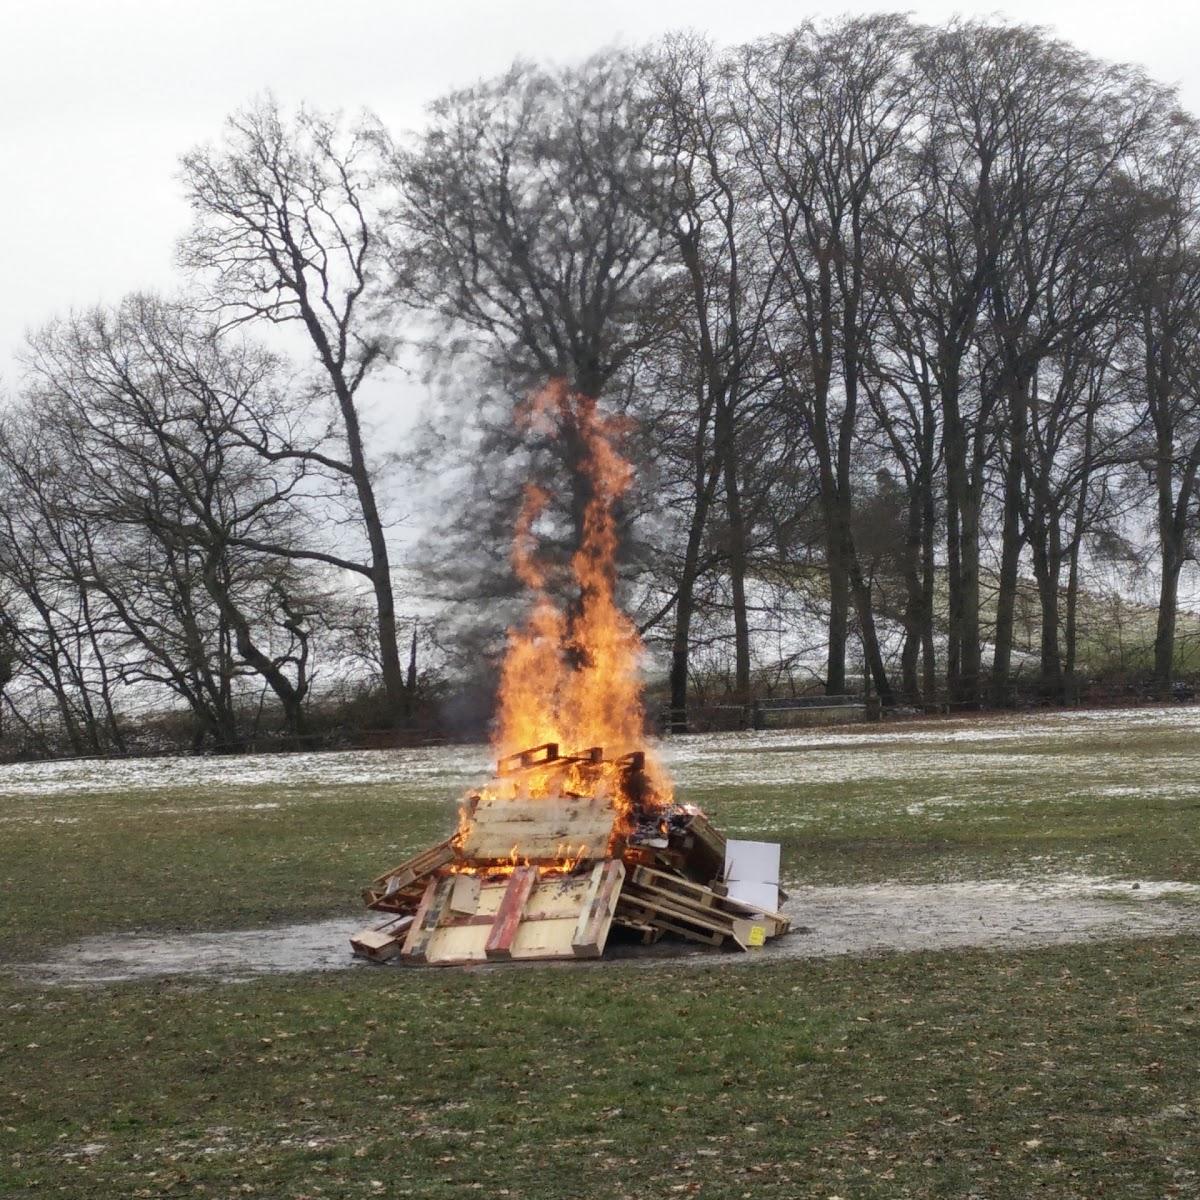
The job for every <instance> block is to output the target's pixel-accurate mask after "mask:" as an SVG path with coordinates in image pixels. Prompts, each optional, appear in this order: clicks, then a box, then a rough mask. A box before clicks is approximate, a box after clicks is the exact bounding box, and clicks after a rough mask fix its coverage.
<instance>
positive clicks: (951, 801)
mask: <svg viewBox="0 0 1200 1200" xmlns="http://www.w3.org/2000/svg"><path fill="white" fill-rule="evenodd" d="M1012 727H1013V724H1012V722H1009V723H1008V724H1007V725H1006V724H1005V723H998V724H996V725H994V726H985V728H994V729H1003V728H1012ZM915 728H916V729H918V730H920V731H923V732H924V733H925V734H926V735H931V736H932V738H933V740H913V741H907V740H899V741H897V740H892V741H886V740H883V741H881V740H879V738H878V735H873V734H872V733H868V732H862V733H859V734H857V735H856V734H847V733H838V732H837V731H831V732H830V733H829V734H828V735H823V736H824V740H819V741H817V742H816V743H815V744H811V745H797V744H795V743H794V741H789V739H788V737H787V735H780V736H779V738H778V740H774V739H771V740H769V741H768V743H767V745H768V746H769V747H773V748H770V749H763V748H762V744H761V739H760V740H759V741H755V742H751V743H750V744H749V747H748V748H741V749H739V746H741V743H740V742H738V741H737V740H736V739H735V740H734V741H733V742H731V743H721V744H720V745H719V746H718V748H717V749H712V748H708V749H706V748H705V744H704V743H694V745H695V746H696V749H695V752H694V753H693V752H692V749H691V746H692V745H693V743H690V742H689V743H676V745H678V746H682V747H683V749H682V750H681V751H679V752H678V757H679V758H680V763H679V766H678V769H677V775H678V791H679V796H680V797H681V798H682V799H685V800H690V801H695V802H696V803H699V804H700V805H701V806H702V807H703V808H704V809H705V810H706V811H707V812H708V813H709V815H710V816H711V817H712V818H713V820H714V821H715V822H716V823H717V825H718V826H719V827H721V828H723V829H724V830H725V831H726V832H727V833H729V834H730V835H731V836H735V837H751V838H763V839H766V840H771V841H780V842H782V845H783V855H784V872H785V875H786V877H787V878H788V879H789V880H790V881H792V882H793V883H801V882H807V883H818V884H856V883H870V882H878V881H882V880H901V881H905V882H931V881H941V880H950V879H964V878H965V879H972V878H988V877H996V876H1011V875H1014V874H1017V875H1019V874H1045V873H1047V872H1049V871H1066V872H1074V873H1079V874H1091V875H1115V876H1120V877H1124V878H1130V879H1174V880H1180V881H1184V882H1192V883H1196V882H1200V789H1198V788H1197V785H1196V782H1195V780H1196V777H1197V772H1196V761H1197V759H1196V751H1195V743H1196V732H1195V730H1194V729H1193V727H1192V726H1191V725H1190V724H1189V723H1188V718H1187V710H1180V716H1179V718H1178V720H1177V721H1175V722H1174V723H1172V722H1166V723H1163V724H1152V723H1148V722H1138V721H1137V720H1133V721H1132V722H1131V723H1129V724H1127V725H1116V726H1113V727H1112V728H1109V727H1107V726H1105V727H1103V728H1101V729H1093V728H1091V727H1090V726H1088V725H1087V724H1086V722H1084V723H1083V724H1078V723H1076V724H1070V723H1066V724H1061V727H1060V726H1058V725H1056V726H1053V727H1052V728H1051V731H1050V732H1047V731H1046V730H1047V726H1045V725H1044V724H1043V725H1040V726H1035V727H1034V728H1033V730H1032V731H1031V732H1030V734H1029V736H1024V737H1021V738H1019V739H1014V740H1012V741H966V742H955V741H952V740H950V738H951V735H952V734H953V733H954V732H955V730H956V729H958V728H959V726H957V725H949V726H939V725H937V724H936V723H932V724H925V725H918V726H916V727H915ZM1016 728H1018V729H1019V728H1021V727H1020V726H1016ZM1039 730H1040V732H1039ZM431 753H433V754H435V755H441V756H445V757H447V758H448V757H449V756H451V755H452V754H453V752H452V751H445V750H438V751H434V752H431ZM437 761H440V760H437ZM435 765H436V763H435ZM100 769H101V770H102V769H103V768H100ZM3 786H4V776H3V775H2V774H0V822H2V823H0V961H3V960H4V959H6V958H7V959H10V960H11V959H14V958H21V957H26V958H28V957H36V956H38V955H40V954H42V953H44V952H45V950H46V949H47V948H48V947H52V946H54V945H59V944H62V943H64V942H68V941H72V940H74V939H76V938H78V937H80V936H84V935H87V934H94V933H107V932H117V931H124V932H128V931H134V930H142V931H168V930H177V929H188V930H191V929H222V928H234V927H243V928H244V927H253V926H256V925H262V924H272V923H279V922H288V921H297V920H305V919H315V918H318V917H322V916H328V915H331V914H337V913H347V912H351V911H353V910H354V908H355V906H356V905H357V904H358V893H359V890H360V889H361V888H362V886H363V885H364V884H365V883H366V882H368V881H369V880H370V879H372V878H373V877H374V876H376V875H377V874H379V873H380V872H381V871H383V870H385V869H386V868H387V867H389V866H391V865H393V864H394V863H396V862H399V861H400V860H402V859H403V858H405V857H406V856H407V855H409V854H410V853H412V852H414V851H416V850H419V849H421V848H423V847H425V846H428V845H430V844H431V843H433V842H434V841H437V840H439V839H440V838H442V837H445V836H446V835H447V834H448V833H449V832H450V831H451V830H452V829H453V826H454V797H455V794H456V791H457V790H458V785H457V784H456V783H455V784H448V783H447V781H446V778H445V776H444V775H436V774H435V776H434V777H433V778H432V779H424V778H421V779H417V780H416V781H415V782H405V783H403V784H399V783H398V784H386V785H385V784H381V783H379V782H367V783H361V784H344V785H331V784H329V783H320V784H314V785H313V786H311V787H306V786H304V781H303V779H302V778H300V779H292V780H288V781H287V782H286V783H275V784H263V783H255V784H250V785H241V786H237V787H234V786H229V787H226V788H220V789H214V788H213V787H212V785H211V784H208V785H206V786H204V787H189V786H186V785H173V786H171V787H169V788H162V789H158V790H152V789H143V790H135V791H129V792H119V793H96V794H90V793H86V792H85V793H79V792H60V793H49V794H45V795H35V796H9V797H6V796H4V795H3V791H2V789H3ZM264 804H265V805H271V804H276V805H278V807H268V808H256V807H254V806H255V805H264Z"/></svg>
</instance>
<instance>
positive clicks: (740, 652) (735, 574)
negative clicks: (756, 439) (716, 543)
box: [716, 397, 750, 702]
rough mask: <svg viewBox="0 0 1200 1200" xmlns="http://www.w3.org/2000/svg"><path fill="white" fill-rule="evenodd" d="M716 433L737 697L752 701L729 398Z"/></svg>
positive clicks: (721, 402) (721, 404)
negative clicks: (726, 533)
mask: <svg viewBox="0 0 1200 1200" xmlns="http://www.w3.org/2000/svg"><path fill="white" fill-rule="evenodd" d="M716 429H717V438H718V445H719V447H720V454H721V472H722V475H723V476H724V480H725V508H726V517H727V520H728V523H729V583H730V590H731V592H732V600H733V644H734V696H735V698H736V699H737V700H738V701H741V702H745V701H748V700H749V699H750V619H749V613H748V611H747V607H746V566H747V550H746V541H747V535H746V517H745V512H744V510H743V508H742V493H741V488H740V485H739V482H738V454H737V445H736V439H735V438H734V436H733V426H732V412H731V410H730V407H729V403H728V400H727V398H725V397H721V398H719V399H718V401H717V419H716Z"/></svg>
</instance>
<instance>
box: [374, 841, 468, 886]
mask: <svg viewBox="0 0 1200 1200" xmlns="http://www.w3.org/2000/svg"><path fill="white" fill-rule="evenodd" d="M451 841H452V839H450V838H447V839H446V840H445V841H444V842H439V843H438V844H437V845H436V846H430V848H429V849H428V850H422V851H421V853H420V854H416V855H414V856H413V857H412V858H409V859H406V860H405V861H404V862H402V863H400V865H399V866H396V867H393V868H392V869H391V870H390V871H385V872H384V873H383V874H382V875H380V876H379V878H378V879H376V880H374V881H373V882H372V884H371V888H372V890H375V891H383V892H386V893H388V894H390V893H391V892H394V891H396V889H397V888H402V887H404V886H406V885H407V884H410V883H414V882H416V880H418V879H420V878H422V877H423V876H425V875H428V874H429V873H430V872H432V871H436V870H437V869H438V867H444V866H445V865H446V864H447V863H450V862H453V861H454V847H453V845H452V844H451Z"/></svg>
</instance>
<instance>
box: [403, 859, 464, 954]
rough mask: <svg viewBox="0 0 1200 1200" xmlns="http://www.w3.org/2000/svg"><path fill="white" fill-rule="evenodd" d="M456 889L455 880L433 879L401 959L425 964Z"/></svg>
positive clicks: (423, 897) (415, 917)
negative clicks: (429, 949) (431, 943)
mask: <svg viewBox="0 0 1200 1200" xmlns="http://www.w3.org/2000/svg"><path fill="white" fill-rule="evenodd" d="M453 889H454V880H453V878H446V879H431V880H430V881H429V883H428V885H427V886H426V888H425V895H424V896H422V897H421V904H420V906H419V907H418V908H417V912H416V915H415V916H414V918H413V923H412V926H411V927H410V928H409V931H408V938H407V939H406V940H405V943H404V949H403V950H401V952H400V954H401V957H403V958H407V959H409V960H410V961H412V962H424V961H425V955H426V952H427V950H428V948H429V943H430V942H431V941H432V939H433V935H434V934H435V933H436V932H437V927H438V923H439V922H440V921H441V919H442V916H443V914H444V913H445V911H446V909H447V907H448V906H449V904H450V894H451V892H452V891H453Z"/></svg>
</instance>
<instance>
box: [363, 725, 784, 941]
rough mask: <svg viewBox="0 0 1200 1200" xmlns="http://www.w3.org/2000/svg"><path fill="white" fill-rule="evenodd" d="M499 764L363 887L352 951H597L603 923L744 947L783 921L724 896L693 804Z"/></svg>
mask: <svg viewBox="0 0 1200 1200" xmlns="http://www.w3.org/2000/svg"><path fill="white" fill-rule="evenodd" d="M539 749H540V750H543V751H544V750H546V749H547V748H545V747H541V748H539ZM549 749H551V750H554V749H555V748H553V747H550V748H549ZM527 753H530V754H531V753H532V752H527ZM589 755H590V757H589V758H588V759H586V760H584V759H580V758H578V757H577V758H575V759H571V760H568V759H565V758H564V759H563V760H562V761H563V762H572V763H576V764H577V763H579V762H583V761H586V762H587V763H589V764H590V765H591V766H595V767H596V769H597V770H599V768H600V766H602V764H603V761H604V760H603V759H602V758H601V757H599V756H598V755H596V754H595V753H594V752H589ZM547 761H550V762H554V761H557V760H556V759H555V758H554V757H553V755H552V756H551V758H550V759H549V760H548V759H547V758H546V757H545V755H544V754H543V755H541V756H540V757H538V758H537V761H536V765H537V766H538V767H539V768H542V769H543V778H544V768H545V765H546V763H547ZM622 761H625V760H622ZM635 766H636V764H635ZM515 769H516V770H517V771H520V770H521V769H524V768H523V767H522V766H521V765H520V764H518V766H517V768H515ZM589 769H590V768H589ZM512 773H513V772H512V770H510V772H509V776H508V779H507V784H508V786H506V787H505V788H503V789H497V790H495V791H491V790H485V792H483V793H479V794H476V795H475V796H473V797H470V798H468V801H467V802H466V805H465V807H464V813H463V822H462V825H461V827H460V829H459V831H458V833H456V834H455V835H454V837H452V838H449V839H447V840H446V841H444V842H440V843H439V844H438V845H436V846H433V847H431V848H430V849H428V850H426V851H424V852H422V853H421V854H418V855H416V856H415V857H413V858H410V859H408V860H407V861H406V862H403V863H401V864H400V865H399V866H396V867H393V868H392V869H391V870H390V871H387V872H386V873H385V874H383V875H381V876H379V878H378V879H376V880H375V881H374V882H373V883H372V884H371V885H370V887H368V888H367V889H366V890H365V892H364V893H363V898H364V899H365V900H366V903H367V906H368V907H369V908H371V909H374V910H375V911H377V912H381V913H385V914H387V917H388V919H387V920H386V921H385V922H384V923H383V924H381V925H377V926H374V927H371V928H368V929H365V930H363V931H361V932H360V933H358V934H356V935H355V936H354V937H353V938H352V939H351V945H352V947H353V949H354V951H355V952H356V953H357V954H360V955H362V956H363V957H366V958H370V959H373V960H376V961H382V960H385V959H389V958H398V959H399V961H400V962H404V963H426V964H432V965H436V964H462V963H473V962H488V961H504V960H516V959H554V958H598V957H600V956H601V955H602V954H603V953H604V949H605V946H606V945H607V943H608V939H609V934H610V932H611V930H612V929H613V928H614V927H616V928H618V929H621V930H623V931H625V936H634V937H636V938H638V939H640V940H642V941H643V942H655V941H657V940H658V939H659V938H661V937H663V936H673V937H680V938H684V939H687V940H688V941H693V942H699V943H702V944H704V945H709V946H722V945H727V944H728V945H730V946H734V947H739V948H741V949H743V950H753V949H757V948H759V947H761V946H762V945H763V944H764V943H765V942H766V941H767V940H769V939H770V938H773V937H778V936H779V935H781V934H784V933H786V932H787V931H788V921H787V918H786V917H784V916H782V915H781V914H780V913H778V912H774V911H765V910H763V909H761V908H756V907H754V906H752V905H749V904H746V903H744V902H742V901H739V900H737V899H734V898H733V897H731V896H729V895H728V892H727V888H726V885H725V882H724V878H723V876H724V871H725V858H726V854H725V851H726V845H725V838H724V837H723V836H722V835H721V834H720V833H719V832H718V831H717V830H716V829H714V828H713V826H712V825H711V824H710V823H709V821H708V820H707V819H706V818H705V816H704V814H703V813H701V812H699V811H698V810H696V809H694V808H690V807H684V806H673V807H671V808H669V809H666V810H660V809H655V810H653V811H651V812H642V813H639V812H635V813H633V814H630V813H629V812H628V811H625V810H623V809H622V806H621V805H620V804H619V803H618V801H617V799H616V798H615V796H614V795H613V794H612V793H611V792H606V791H604V790H602V789H601V790H600V791H599V792H598V793H597V794H595V795H589V796H581V795H576V794H573V793H571V792H570V791H567V790H564V791H563V792H562V793H561V794H551V795H549V796H547V795H540V796H538V797H537V798H533V797H531V796H527V795H522V794H521V791H520V788H519V786H518V787H516V788H514V787H513V786H512ZM518 782H519V781H518ZM631 816H632V819H631Z"/></svg>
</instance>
